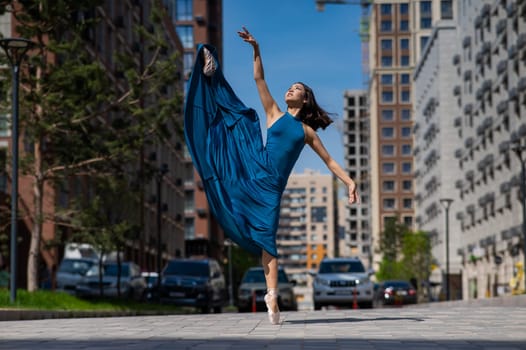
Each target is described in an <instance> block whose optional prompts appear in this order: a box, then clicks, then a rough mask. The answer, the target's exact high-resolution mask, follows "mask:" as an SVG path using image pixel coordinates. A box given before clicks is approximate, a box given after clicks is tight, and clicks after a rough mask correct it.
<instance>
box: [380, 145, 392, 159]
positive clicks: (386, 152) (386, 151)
mask: <svg viewBox="0 0 526 350" xmlns="http://www.w3.org/2000/svg"><path fill="white" fill-rule="evenodd" d="M382 155H383V156H385V157H392V156H394V155H395V146H394V145H382Z"/></svg>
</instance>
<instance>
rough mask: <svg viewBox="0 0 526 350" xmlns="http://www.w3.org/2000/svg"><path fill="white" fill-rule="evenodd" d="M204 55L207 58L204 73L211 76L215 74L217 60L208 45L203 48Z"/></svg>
mask: <svg viewBox="0 0 526 350" xmlns="http://www.w3.org/2000/svg"><path fill="white" fill-rule="evenodd" d="M203 56H204V59H205V64H204V67H203V74H204V75H206V76H207V77H211V76H212V75H214V73H215V72H216V69H217V64H216V61H215V59H214V56H212V54H211V53H210V51H208V49H207V48H206V47H204V48H203Z"/></svg>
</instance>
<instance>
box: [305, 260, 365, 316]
mask: <svg viewBox="0 0 526 350" xmlns="http://www.w3.org/2000/svg"><path fill="white" fill-rule="evenodd" d="M372 274H373V272H372V271H368V272H367V271H365V268H364V266H363V264H362V262H361V261H360V259H358V258H334V259H328V258H326V259H323V260H322V262H321V263H320V267H319V269H318V272H317V274H315V278H314V282H313V284H312V297H313V303H314V310H320V309H321V308H322V307H323V306H327V305H345V306H353V305H354V303H355V302H356V303H357V305H358V306H359V307H367V308H370V307H372V305H373V294H374V293H373V288H374V287H373V283H372V282H371V280H370V279H369V278H370V276H371V275H372Z"/></svg>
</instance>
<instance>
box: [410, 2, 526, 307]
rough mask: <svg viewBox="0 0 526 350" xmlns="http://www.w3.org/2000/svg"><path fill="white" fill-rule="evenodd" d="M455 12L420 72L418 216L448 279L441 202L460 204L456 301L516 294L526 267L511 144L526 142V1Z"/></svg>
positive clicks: (454, 232)
mask: <svg viewBox="0 0 526 350" xmlns="http://www.w3.org/2000/svg"><path fill="white" fill-rule="evenodd" d="M456 12H457V13H458V18H457V20H455V21H453V23H452V22H451V21H448V22H439V23H438V24H437V25H436V26H435V28H434V31H433V35H432V37H431V38H430V41H429V43H428V46H427V47H426V50H425V52H424V54H423V55H422V58H421V61H420V62H419V65H418V66H417V69H416V70H415V74H414V86H415V89H416V93H415V122H416V123H415V127H414V136H415V148H414V154H415V169H416V171H415V187H416V188H415V190H416V200H417V206H416V215H417V216H416V218H417V224H418V226H419V228H420V229H423V230H425V231H427V232H429V233H430V235H431V238H432V242H433V255H434V257H435V258H436V261H437V264H438V267H439V269H438V270H439V271H440V272H441V274H439V276H440V275H442V277H443V279H444V278H445V271H444V264H445V263H446V261H445V258H444V256H445V251H446V247H445V232H446V227H445V225H444V220H445V211H444V209H443V208H442V206H441V204H440V199H442V198H450V199H452V200H453V202H452V204H451V207H450V213H449V214H450V220H449V226H448V228H449V238H450V246H449V252H450V263H451V269H450V278H449V280H450V282H451V288H452V295H451V297H452V298H455V297H456V296H458V294H461V295H462V298H464V299H475V298H484V297H491V296H497V295H502V294H507V293H510V292H511V291H512V289H513V286H510V280H511V279H512V277H513V276H514V270H515V268H516V267H517V263H522V262H523V261H524V250H523V246H522V244H521V240H522V239H524V232H522V223H523V217H522V205H521V196H520V186H519V185H520V183H521V180H520V175H521V164H520V161H519V158H518V157H517V155H516V154H515V152H514V151H513V150H512V146H513V145H515V144H520V143H522V144H523V145H524V144H525V143H526V142H525V141H526V119H525V115H526V111H525V105H526V64H525V59H524V58H525V57H526V20H525V18H526V2H525V1H519V0H508V1H503V0H477V1H475V0H463V1H458V3H457V5H456ZM452 24H455V27H456V28H453V26H452ZM453 46H454V47H453ZM448 55H449V56H450V57H449V59H448V57H447V56H448ZM525 153H526V152H525ZM523 156H526V154H524V155H523ZM457 274H458V277H457V276H456V275H457ZM455 277H457V278H455ZM456 282H458V283H459V284H460V285H459V286H458V288H459V289H458V290H457V288H456V287H457V286H456V284H455V283H456ZM519 285H520V286H524V281H521V282H520V283H519ZM460 292H461V293H460Z"/></svg>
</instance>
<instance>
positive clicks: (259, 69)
mask: <svg viewBox="0 0 526 350" xmlns="http://www.w3.org/2000/svg"><path fill="white" fill-rule="evenodd" d="M237 33H238V35H239V36H240V37H241V39H243V41H245V42H247V43H249V44H250V45H252V48H253V49H254V80H255V81H256V86H257V88H258V93H259V98H260V99H261V103H262V104H263V109H264V110H265V114H266V115H267V126H269V125H272V123H273V122H274V121H275V119H276V118H279V117H280V116H281V114H283V113H282V112H281V111H280V109H279V107H278V105H277V103H276V101H275V100H274V98H273V97H272V95H271V94H270V91H269V89H268V86H267V83H266V81H265V71H264V70H263V62H262V61H261V53H260V51H259V45H258V43H257V41H256V39H255V38H254V36H253V35H252V34H250V33H249V31H248V30H247V28H245V27H243V30H242V31H239V32H237Z"/></svg>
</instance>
